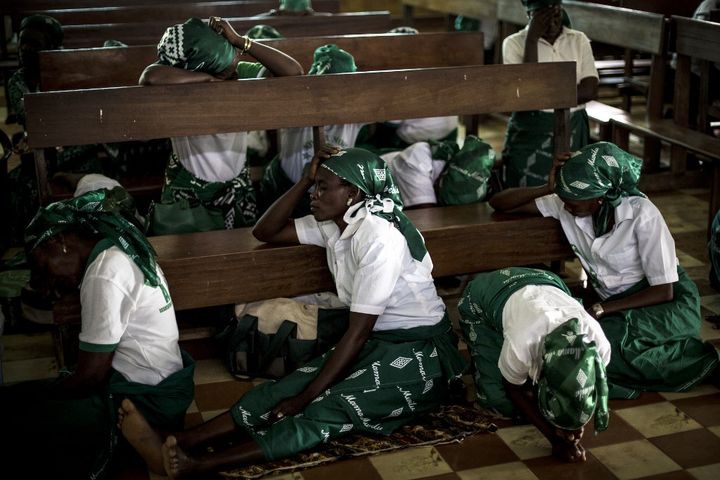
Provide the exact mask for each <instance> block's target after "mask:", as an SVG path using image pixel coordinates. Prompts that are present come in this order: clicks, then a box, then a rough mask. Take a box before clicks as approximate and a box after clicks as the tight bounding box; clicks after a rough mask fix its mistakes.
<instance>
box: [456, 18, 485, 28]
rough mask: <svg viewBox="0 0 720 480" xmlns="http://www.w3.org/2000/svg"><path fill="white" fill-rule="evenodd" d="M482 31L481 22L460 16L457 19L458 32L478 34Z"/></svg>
mask: <svg viewBox="0 0 720 480" xmlns="http://www.w3.org/2000/svg"><path fill="white" fill-rule="evenodd" d="M478 30H480V20H477V19H475V18H470V17H463V16H462V15H458V16H457V17H455V31H456V32H477V31H478Z"/></svg>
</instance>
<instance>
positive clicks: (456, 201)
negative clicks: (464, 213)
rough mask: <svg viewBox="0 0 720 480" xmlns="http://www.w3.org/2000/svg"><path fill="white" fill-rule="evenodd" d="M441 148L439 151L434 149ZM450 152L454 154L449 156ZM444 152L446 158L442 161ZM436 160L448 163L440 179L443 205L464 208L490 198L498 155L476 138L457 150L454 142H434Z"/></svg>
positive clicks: (468, 137)
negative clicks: (488, 185)
mask: <svg viewBox="0 0 720 480" xmlns="http://www.w3.org/2000/svg"><path fill="white" fill-rule="evenodd" d="M433 144H436V145H437V144H439V145H440V147H439V149H435V148H433ZM448 149H449V150H454V152H453V153H452V154H451V155H450V156H447V153H448ZM440 150H443V151H444V153H445V156H446V157H447V158H442V157H443V156H441V155H440ZM431 151H432V152H433V158H440V159H442V160H445V161H446V162H447V167H446V168H445V171H444V172H443V173H442V176H441V177H440V182H439V187H440V192H439V197H440V202H441V203H442V204H443V205H464V204H467V203H475V202H480V201H482V200H484V199H485V196H486V195H487V184H488V179H489V178H490V174H491V173H492V168H493V165H494V163H495V151H494V150H493V149H492V147H491V146H490V145H489V144H488V143H485V142H483V141H482V140H480V139H479V138H478V137H477V136H475V135H468V136H467V137H465V143H464V144H463V147H462V148H461V149H459V150H458V146H457V143H455V142H452V143H450V142H431Z"/></svg>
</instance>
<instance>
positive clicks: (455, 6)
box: [402, 0, 519, 19]
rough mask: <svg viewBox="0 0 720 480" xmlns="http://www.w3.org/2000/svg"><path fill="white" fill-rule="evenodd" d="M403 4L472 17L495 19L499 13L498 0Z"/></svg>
mask: <svg viewBox="0 0 720 480" xmlns="http://www.w3.org/2000/svg"><path fill="white" fill-rule="evenodd" d="M518 3H519V2H518ZM402 4H403V6H404V7H413V8H416V7H417V8H425V9H427V10H433V11H438V12H444V13H451V14H453V15H464V16H466V17H470V18H489V19H494V18H495V16H496V14H497V0H402Z"/></svg>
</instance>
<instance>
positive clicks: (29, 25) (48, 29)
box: [20, 15, 63, 50]
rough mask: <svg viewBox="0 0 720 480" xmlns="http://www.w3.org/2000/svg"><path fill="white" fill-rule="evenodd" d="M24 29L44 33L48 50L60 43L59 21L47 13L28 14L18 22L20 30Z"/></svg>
mask: <svg viewBox="0 0 720 480" xmlns="http://www.w3.org/2000/svg"><path fill="white" fill-rule="evenodd" d="M25 29H30V30H35V31H38V32H41V33H42V34H43V35H45V44H46V45H47V46H48V48H49V49H50V50H54V49H56V48H58V47H60V46H61V45H62V42H63V30H62V25H60V22H58V21H57V20H55V19H54V18H53V17H49V16H47V15H30V16H28V17H25V18H23V19H22V22H20V31H23V30H25Z"/></svg>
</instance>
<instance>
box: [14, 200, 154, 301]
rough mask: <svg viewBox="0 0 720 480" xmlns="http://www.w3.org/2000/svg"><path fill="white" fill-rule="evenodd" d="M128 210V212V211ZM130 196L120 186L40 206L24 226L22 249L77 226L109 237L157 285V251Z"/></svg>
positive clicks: (146, 280) (28, 249)
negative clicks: (136, 216)
mask: <svg viewBox="0 0 720 480" xmlns="http://www.w3.org/2000/svg"><path fill="white" fill-rule="evenodd" d="M130 212H132V213H130ZM134 212H135V203H134V202H133V200H132V197H130V196H129V195H128V193H127V192H126V191H125V190H124V189H123V188H120V187H117V188H113V189H112V190H107V189H100V190H92V191H90V192H87V193H85V194H83V195H80V196H78V197H75V198H72V199H69V200H63V201H61V202H55V203H51V204H50V205H48V206H46V207H42V208H40V210H38V212H37V214H36V215H35V218H33V219H32V221H31V222H30V224H29V225H28V226H27V228H26V229H25V245H26V251H28V252H30V251H32V250H34V249H35V248H37V247H38V246H39V245H40V244H42V243H43V242H45V241H46V240H48V239H49V238H50V237H53V236H55V235H57V234H58V233H61V232H63V231H65V230H68V229H71V228H77V229H80V230H82V231H85V232H88V233H90V234H92V235H98V236H101V237H103V238H104V239H107V240H109V241H110V242H112V243H113V245H115V246H116V247H118V248H119V249H120V250H122V251H123V252H125V253H126V254H127V255H128V256H129V257H130V258H131V259H132V260H133V262H135V264H136V265H137V266H138V268H140V270H141V271H142V272H143V274H144V275H145V283H146V284H147V285H150V286H151V287H157V286H158V285H160V279H159V277H158V274H157V271H156V268H155V267H156V257H157V254H156V253H155V250H154V249H153V247H152V245H150V243H149V242H148V241H147V238H146V237H145V235H144V234H143V232H142V231H141V230H140V228H138V226H137V225H136V224H135V223H134V222H133V221H132V220H131V218H133V215H134Z"/></svg>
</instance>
